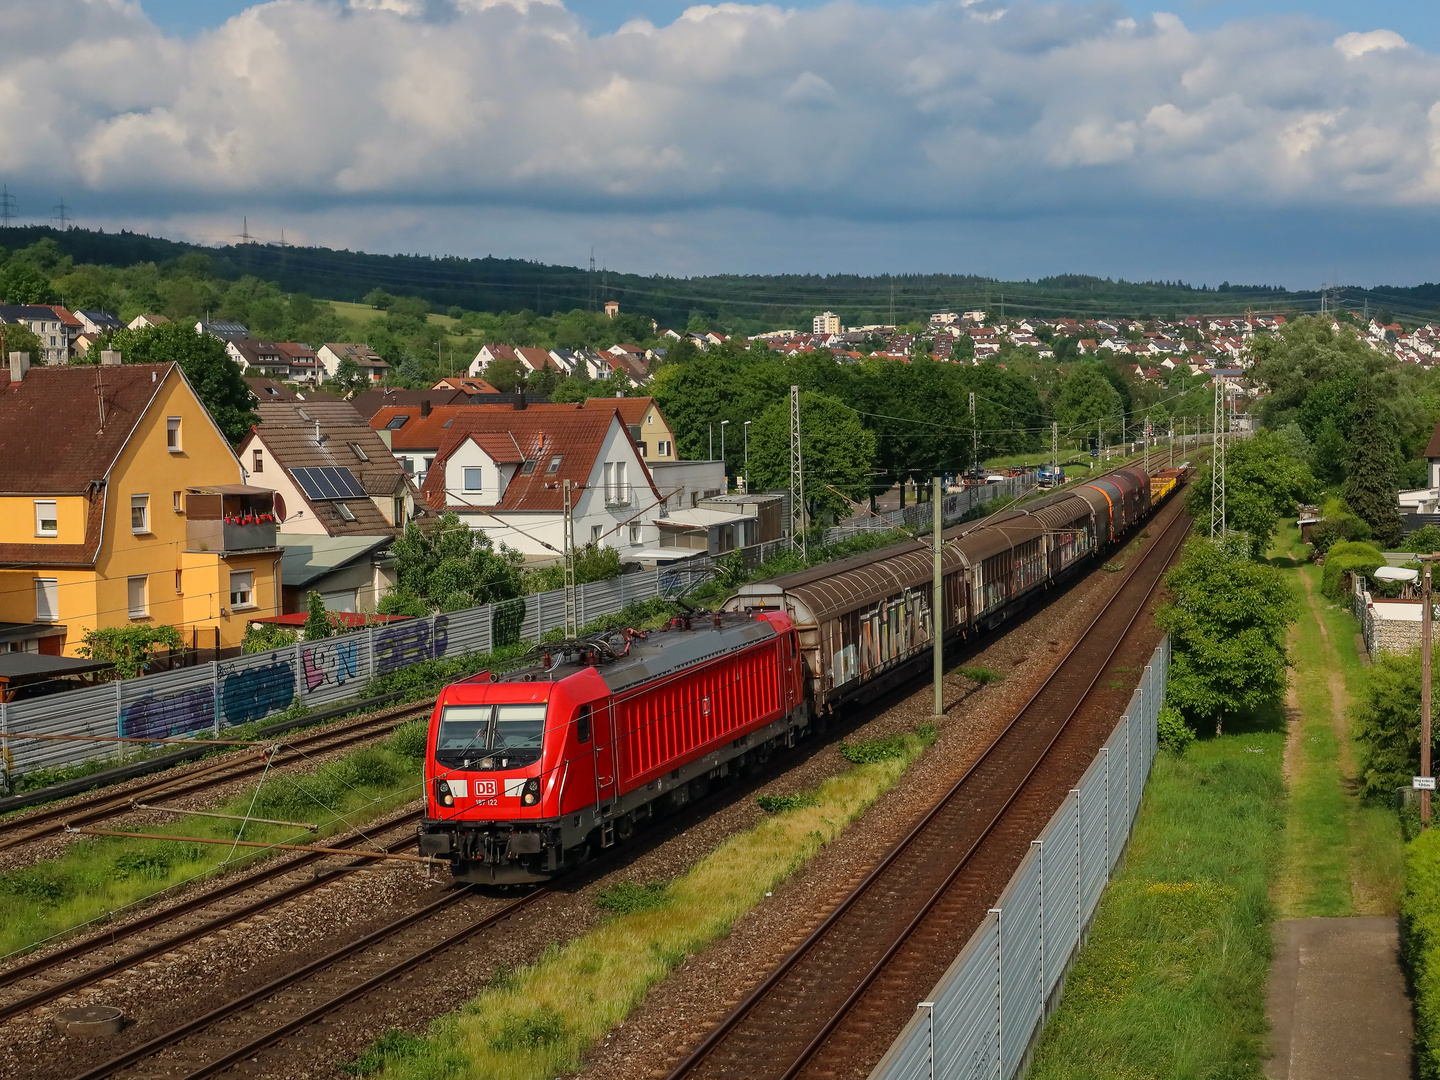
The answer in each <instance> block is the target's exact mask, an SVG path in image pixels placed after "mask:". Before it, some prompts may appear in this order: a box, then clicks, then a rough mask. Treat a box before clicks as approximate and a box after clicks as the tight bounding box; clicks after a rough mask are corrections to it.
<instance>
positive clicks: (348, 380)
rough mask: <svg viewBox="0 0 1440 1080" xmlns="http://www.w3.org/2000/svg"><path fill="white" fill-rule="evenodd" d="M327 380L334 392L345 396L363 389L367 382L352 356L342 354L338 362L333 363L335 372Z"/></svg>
mask: <svg viewBox="0 0 1440 1080" xmlns="http://www.w3.org/2000/svg"><path fill="white" fill-rule="evenodd" d="M328 381H329V382H330V384H331V385H332V386H333V387H334V389H335V392H336V393H338V394H339V395H340V396H341V397H347V398H348V397H349V396H350V395H351V394H355V393H359V392H360V391H361V390H363V389H365V387H366V385H367V384H368V382H369V380H368V379H366V378H365V373H364V372H363V371H361V370H360V365H359V364H358V363H356V361H355V358H354V357H353V356H342V357H341V358H340V362H339V363H338V364H336V365H335V374H334V375H333V376H332V377H331V378H330V379H329V380H328Z"/></svg>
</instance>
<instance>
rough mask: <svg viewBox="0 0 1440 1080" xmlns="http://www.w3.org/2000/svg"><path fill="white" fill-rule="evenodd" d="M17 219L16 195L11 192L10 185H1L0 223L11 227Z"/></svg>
mask: <svg viewBox="0 0 1440 1080" xmlns="http://www.w3.org/2000/svg"><path fill="white" fill-rule="evenodd" d="M14 220H15V196H14V195H11V194H10V188H9V185H3V186H0V225H4V226H5V228H7V229H8V228H10V223H11V222H12V221H14Z"/></svg>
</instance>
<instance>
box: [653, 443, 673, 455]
mask: <svg viewBox="0 0 1440 1080" xmlns="http://www.w3.org/2000/svg"><path fill="white" fill-rule="evenodd" d="M655 456H656V457H669V456H670V442H669V440H668V439H661V440H660V441H659V442H657V443H656V444H655Z"/></svg>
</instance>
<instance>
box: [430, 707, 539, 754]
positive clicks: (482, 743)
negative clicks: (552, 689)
mask: <svg viewBox="0 0 1440 1080" xmlns="http://www.w3.org/2000/svg"><path fill="white" fill-rule="evenodd" d="M544 733H545V706H544V705H447V706H445V707H444V708H443V709H442V710H441V711H440V732H439V735H438V737H437V738H436V740H435V759H436V760H437V761H439V762H441V763H442V764H445V765H450V766H452V767H454V766H458V767H460V768H462V769H513V768H515V767H516V766H518V765H530V764H533V763H534V762H536V761H539V760H540V750H541V739H542V737H543V736H544Z"/></svg>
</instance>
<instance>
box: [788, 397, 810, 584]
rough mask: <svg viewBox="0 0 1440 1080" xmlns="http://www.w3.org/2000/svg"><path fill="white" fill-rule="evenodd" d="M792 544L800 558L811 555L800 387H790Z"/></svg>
mask: <svg viewBox="0 0 1440 1080" xmlns="http://www.w3.org/2000/svg"><path fill="white" fill-rule="evenodd" d="M790 546H791V547H792V548H798V549H799V551H800V558H802V559H806V558H808V557H809V552H807V551H806V545H805V470H804V463H803V461H802V459H801V455H800V387H798V386H792V387H790Z"/></svg>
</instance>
